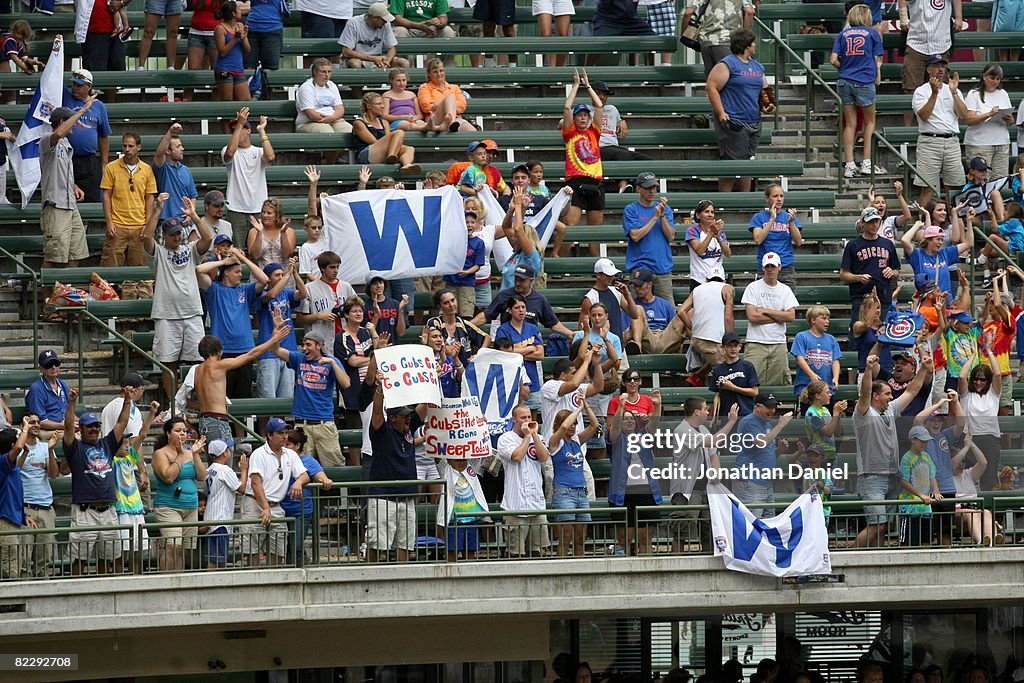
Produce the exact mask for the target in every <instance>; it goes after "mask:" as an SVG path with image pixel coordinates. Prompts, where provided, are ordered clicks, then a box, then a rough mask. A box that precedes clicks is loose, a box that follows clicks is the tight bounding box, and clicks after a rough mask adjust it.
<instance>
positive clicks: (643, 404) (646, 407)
mask: <svg viewBox="0 0 1024 683" xmlns="http://www.w3.org/2000/svg"><path fill="white" fill-rule="evenodd" d="M620 396H621V394H620V395H619V396H613V397H612V400H611V401H609V403H608V414H609V415H614V414H615V413H616V412H618V410H619V398H620ZM626 410H628V411H629V412H631V413H633V414H634V415H650V414H652V413H653V412H654V401H652V400H651V397H650V396H645V395H644V394H640V396H639V398H638V399H637V402H636V403H630V402H629V401H626Z"/></svg>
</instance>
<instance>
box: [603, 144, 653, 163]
mask: <svg viewBox="0 0 1024 683" xmlns="http://www.w3.org/2000/svg"><path fill="white" fill-rule="evenodd" d="M650 160H651V158H650V157H649V156H647V155H646V154H641V153H640V152H634V151H633V150H631V149H626V148H625V147H621V146H619V145H605V146H604V147H602V148H601V161H650Z"/></svg>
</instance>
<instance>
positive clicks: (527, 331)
mask: <svg viewBox="0 0 1024 683" xmlns="http://www.w3.org/2000/svg"><path fill="white" fill-rule="evenodd" d="M498 337H508V338H509V339H510V340H511V341H512V346H513V347H515V348H522V347H524V346H534V345H535V344H541V345H543V344H544V338H543V337H542V336H541V334H540V328H539V327H537V326H536V325H534V324H533V323H531V322H529V321H528V320H524V321H523V329H522V331H521V332H520V331H518V330H516V328H514V327H512V323H511V322H506V323H502V324H501V326H500V327H498V330H497V332H495V333H494V338H495V339H497V338H498ZM523 365H524V366H525V367H526V376H527V377H529V378H530V393H531V394H532V393H533V392H535V391H540V385H541V381H540V379H541V378H540V372H539V371H538V368H537V366H538V365H539V363H538V362H537V361H535V360H528V361H523Z"/></svg>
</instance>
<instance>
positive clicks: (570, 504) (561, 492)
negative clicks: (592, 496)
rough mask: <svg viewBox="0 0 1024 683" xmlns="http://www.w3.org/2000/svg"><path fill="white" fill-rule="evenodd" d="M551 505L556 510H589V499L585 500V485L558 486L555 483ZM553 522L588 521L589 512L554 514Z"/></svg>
mask: <svg viewBox="0 0 1024 683" xmlns="http://www.w3.org/2000/svg"><path fill="white" fill-rule="evenodd" d="M551 507H553V508H555V509H556V510H589V509H590V501H589V500H587V487H586V486H559V485H558V484H555V488H554V492H553V493H552V494H551ZM551 521H553V522H589V521H590V513H589V512H577V513H575V514H572V513H566V514H562V515H555V516H554V517H553V518H552V520H551Z"/></svg>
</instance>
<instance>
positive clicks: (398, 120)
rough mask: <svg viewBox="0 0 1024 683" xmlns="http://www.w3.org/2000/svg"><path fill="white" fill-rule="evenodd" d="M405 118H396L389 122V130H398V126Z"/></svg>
mask: <svg viewBox="0 0 1024 683" xmlns="http://www.w3.org/2000/svg"><path fill="white" fill-rule="evenodd" d="M404 121H405V119H397V120H395V121H392V122H391V130H398V127H399V126H400V125H402V123H403V122H404Z"/></svg>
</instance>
